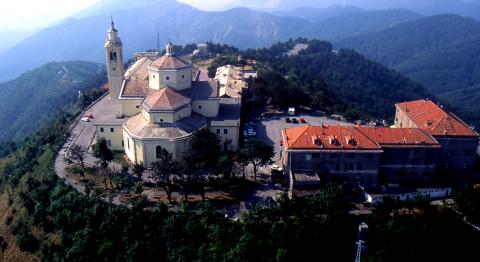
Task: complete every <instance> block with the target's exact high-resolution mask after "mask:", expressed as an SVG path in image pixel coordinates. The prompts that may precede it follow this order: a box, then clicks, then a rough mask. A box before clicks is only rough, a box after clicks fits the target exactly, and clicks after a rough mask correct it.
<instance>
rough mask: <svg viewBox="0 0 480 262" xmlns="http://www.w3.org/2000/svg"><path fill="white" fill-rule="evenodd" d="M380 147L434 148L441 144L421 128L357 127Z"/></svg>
mask: <svg viewBox="0 0 480 262" xmlns="http://www.w3.org/2000/svg"><path fill="white" fill-rule="evenodd" d="M355 128H356V129H357V130H359V131H360V132H362V133H363V134H365V135H366V136H367V137H368V138H370V139H371V140H373V141H375V142H376V143H378V144H379V145H380V146H422V147H423V146H429V147H430V146H432V147H440V144H439V143H438V142H437V140H435V139H434V138H433V137H432V136H430V135H428V134H426V133H425V132H423V131H422V130H421V129H419V128H388V127H385V128H376V127H355Z"/></svg>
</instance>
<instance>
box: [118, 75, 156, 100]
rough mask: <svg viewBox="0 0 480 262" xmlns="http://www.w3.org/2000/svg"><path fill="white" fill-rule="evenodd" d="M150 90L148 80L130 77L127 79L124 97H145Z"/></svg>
mask: <svg viewBox="0 0 480 262" xmlns="http://www.w3.org/2000/svg"><path fill="white" fill-rule="evenodd" d="M149 92H150V88H149V86H148V80H142V79H138V78H136V77H130V78H128V79H127V80H125V86H124V88H123V93H122V97H145V96H146V95H147V94H148V93H149Z"/></svg>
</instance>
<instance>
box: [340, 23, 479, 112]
mask: <svg viewBox="0 0 480 262" xmlns="http://www.w3.org/2000/svg"><path fill="white" fill-rule="evenodd" d="M336 45H338V46H340V47H349V48H353V49H355V50H357V51H358V52H360V53H361V54H364V55H365V56H367V57H368V58H370V59H373V60H376V61H378V62H380V63H382V64H384V65H387V66H389V67H391V68H394V69H396V70H398V71H399V72H401V73H403V74H405V75H406V76H408V77H410V78H412V79H413V80H415V81H417V82H419V83H422V84H423V85H424V86H425V88H427V89H429V90H430V91H431V92H432V93H434V94H436V95H437V96H439V97H441V98H444V99H445V100H446V101H448V102H449V103H450V104H452V105H454V106H456V107H459V108H461V109H463V110H464V111H471V112H478V111H480V77H479V75H480V22H478V21H475V20H473V19H470V18H464V17H460V16H457V15H448V14H446V15H438V16H433V17H428V18H424V19H418V20H415V21H412V22H406V23H402V24H399V25H397V26H394V27H392V28H388V29H384V30H380V31H378V32H374V33H368V34H363V35H358V36H355V37H351V38H346V39H344V40H341V41H339V42H337V43H336ZM475 114H477V117H478V113H475Z"/></svg>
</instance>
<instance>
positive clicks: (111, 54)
mask: <svg viewBox="0 0 480 262" xmlns="http://www.w3.org/2000/svg"><path fill="white" fill-rule="evenodd" d="M110 61H117V52H113V51H111V52H110Z"/></svg>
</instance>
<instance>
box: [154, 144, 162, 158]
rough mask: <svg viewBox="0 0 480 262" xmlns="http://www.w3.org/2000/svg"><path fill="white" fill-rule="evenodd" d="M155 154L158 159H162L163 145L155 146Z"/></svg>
mask: <svg viewBox="0 0 480 262" xmlns="http://www.w3.org/2000/svg"><path fill="white" fill-rule="evenodd" d="M155 155H156V157H157V159H160V158H161V157H162V147H161V146H157V147H156V148H155Z"/></svg>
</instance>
